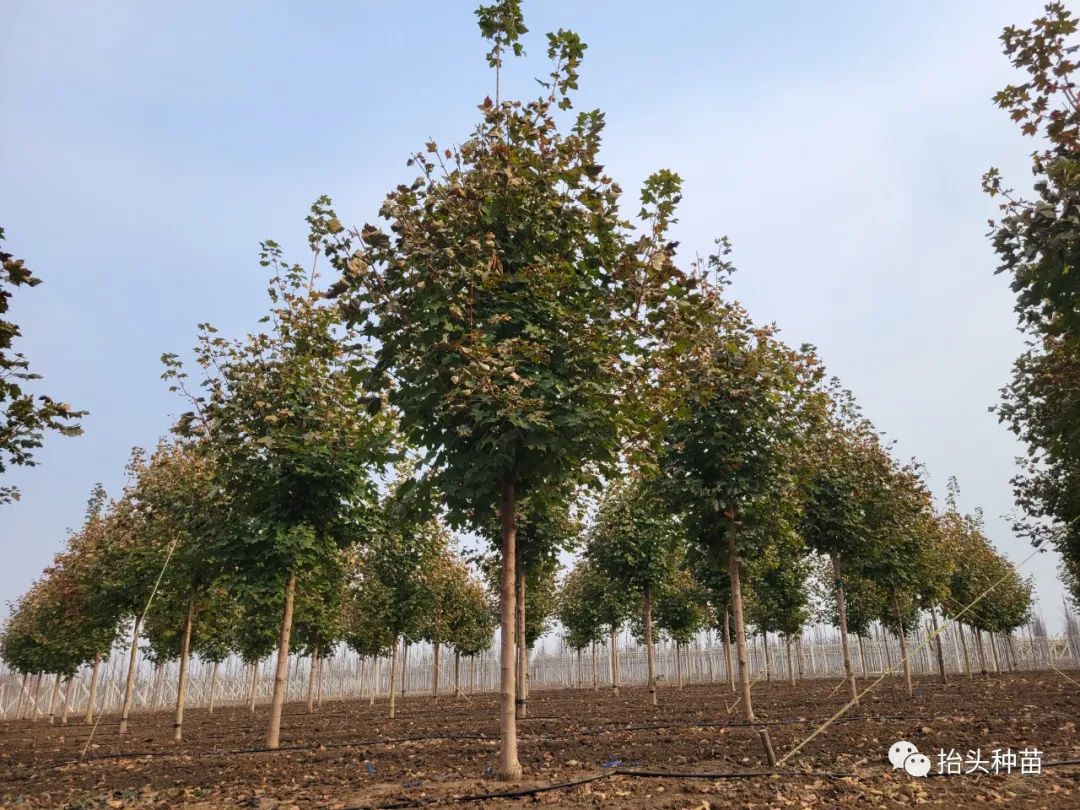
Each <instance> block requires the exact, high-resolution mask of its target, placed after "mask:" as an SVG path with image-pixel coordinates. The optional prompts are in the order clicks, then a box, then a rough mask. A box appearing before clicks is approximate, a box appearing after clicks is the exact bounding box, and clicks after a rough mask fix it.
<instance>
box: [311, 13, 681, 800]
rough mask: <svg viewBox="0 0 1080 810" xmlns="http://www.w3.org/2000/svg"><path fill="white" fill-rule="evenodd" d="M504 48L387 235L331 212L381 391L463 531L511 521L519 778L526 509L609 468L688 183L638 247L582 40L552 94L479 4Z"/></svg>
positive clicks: (387, 214)
mask: <svg viewBox="0 0 1080 810" xmlns="http://www.w3.org/2000/svg"><path fill="white" fill-rule="evenodd" d="M477 16H478V19H479V22H480V28H481V32H482V34H483V35H484V36H485V37H486V38H487V39H489V40H490V41H491V43H492V49H491V51H490V52H489V54H488V61H489V64H490V65H491V66H492V67H493V68H495V70H496V77H497V78H496V99H495V101H491V100H490V99H485V101H484V103H483V104H482V105H481V107H480V109H481V115H482V121H481V123H480V125H479V126H478V127H477V128H476V129H475V130H474V132H473V134H472V136H471V137H470V138H469V139H468V140H467V141H465V143H463V144H462V145H461V146H460V147H457V148H455V149H445V150H440V148H439V147H438V145H437V144H435V143H433V142H432V143H428V144H427V146H426V152H418V153H416V154H415V155H414V156H413V157H412V159H411V160H410V163H411V164H413V165H416V166H418V167H419V168H420V171H421V174H420V176H419V177H418V178H417V179H416V180H415V181H414V182H412V183H410V184H403V185H401V186H399V187H398V188H397V189H396V190H395V191H393V192H391V193H390V195H389V196H388V197H387V199H386V201H385V202H384V204H383V206H382V208H381V209H380V216H381V217H383V219H384V220H386V221H387V222H388V223H389V233H387V232H385V231H384V230H382V229H380V228H378V227H376V226H373V225H367V226H365V227H364V228H363V229H361V230H359V231H356V230H354V231H351V232H346V231H344V230H343V229H342V227H341V225H340V223H339V221H338V219H337V217H336V216H335V215H334V214H333V212H332V211H331V210H330V209H329V207H328V206H327V207H325V208H324V210H323V212H322V221H323V222H324V234H323V245H324V249H325V251H326V253H327V255H328V256H329V258H330V260H331V261H332V262H333V264H334V266H335V267H337V268H338V270H339V271H340V272H341V273H342V279H341V281H340V282H339V283H338V284H336V285H335V286H334V288H333V290H332V293H333V294H344V295H345V300H344V301H343V307H344V309H345V311H346V312H347V313H348V314H349V316H350V317H351V318H352V319H353V321H354V322H356V323H359V324H361V325H362V329H363V332H364V333H365V334H366V335H367V336H368V337H369V338H370V339H371V340H373V341H374V342H375V343H376V345H377V355H378V361H377V363H376V366H375V370H374V371H375V373H373V374H372V375H370V380H369V386H370V388H371V389H372V390H376V391H388V397H389V402H390V403H391V404H392V405H394V406H396V407H397V408H399V409H400V411H401V414H402V428H403V430H404V432H405V433H406V434H407V436H408V438H409V439H410V442H411V443H412V444H413V445H415V446H417V447H424V448H427V449H428V450H429V451H430V453H431V456H430V464H431V469H432V475H433V477H434V479H435V480H436V481H437V482H438V485H439V488H440V489H441V491H442V492H443V493H444V494H445V497H446V501H447V506H448V509H449V513H450V519H451V521H452V522H453V524H454V525H455V526H456V525H466V524H467V525H469V526H471V527H472V528H474V529H481V530H482V527H484V526H486V525H487V524H488V521H489V520H490V519H491V518H490V516H491V515H492V514H494V513H498V514H500V516H501V526H502V530H501V538H500V556H501V561H502V582H501V591H500V592H501V597H500V610H501V624H502V635H501V639H502V641H501V644H502V649H501V652H500V656H501V659H500V660H501V670H502V686H501V701H500V714H501V718H502V721H501V735H502V751H501V759H500V765H499V768H498V775H499V776H500V777H501V778H503V779H516V778H518V777H519V776H520V775H521V766H520V763H519V762H518V759H517V736H516V724H515V722H514V700H515V683H516V678H515V673H514V668H515V667H514V663H515V644H514V637H515V634H514V626H515V619H516V615H515V613H516V611H515V594H514V590H515V589H514V585H515V560H516V548H515V546H516V525H515V516H516V504H517V501H518V499H521V498H526V497H528V496H530V495H539V494H542V493H544V492H546V491H548V490H551V491H556V490H560V489H561V487H562V485H563V484H565V483H566V482H568V481H589V480H594V479H595V476H596V474H597V472H599V471H602V470H603V469H610V468H611V466H612V464H613V463H614V461H615V458H616V452H617V448H618V447H619V439H620V434H621V433H622V432H624V430H625V429H626V428H627V426H628V422H629V421H630V420H631V419H632V414H631V413H630V411H629V410H628V409H627V408H625V407H623V405H624V402H623V400H622V398H621V393H622V391H623V389H624V384H625V381H626V371H627V368H628V367H629V366H632V365H633V364H634V363H635V362H636V360H637V359H638V358H640V357H641V355H642V354H643V352H646V351H647V350H648V348H649V343H648V341H647V340H644V339H643V336H644V335H645V333H646V330H647V329H649V328H651V324H650V323H648V322H647V321H646V320H645V317H644V316H645V314H646V313H647V312H649V311H653V310H655V309H656V308H657V306H659V305H662V302H663V301H665V300H667V299H668V298H670V297H671V295H672V293H671V288H672V286H673V283H674V282H675V280H676V278H677V274H676V273H675V272H674V269H673V267H672V266H671V263H670V261H669V260H668V253H667V252H665V250H664V246H665V244H666V239H665V237H664V232H665V230H666V227H667V224H668V222H669V221H670V216H671V211H672V210H673V206H674V203H675V201H676V200H677V199H678V180H677V178H676V177H675V176H674V175H671V174H670V173H662V174H660V175H657V176H654V177H653V178H652V179H651V180H650V181H649V182H647V184H646V190H645V193H644V194H643V208H644V211H643V213H644V214H645V218H646V219H647V223H646V231H645V233H644V234H643V235H642V236H641V237H640V238H639V239H636V240H635V239H633V238H632V234H631V229H630V226H629V225H628V223H627V222H626V221H625V220H623V219H622V217H621V216H620V214H619V211H618V201H619V196H620V191H621V189H620V187H619V186H618V184H616V183H615V182H614V180H612V178H610V177H609V176H608V175H607V174H606V173H605V172H604V170H603V166H602V165H601V163H600V161H599V154H598V151H599V147H600V139H601V135H602V132H603V126H604V118H603V115H602V114H601V113H600V112H598V111H592V112H583V113H580V114H578V116H577V117H576V119H575V120H574V121H573V123H572V124H571V125H570V127H569V130H568V131H566V132H564V131H561V130H560V126H559V119H560V118H562V117H563V116H564V115H565V114H566V113H567V111H569V110H570V109H571V107H572V101H571V93H572V91H574V90H575V89H576V88H577V81H578V68H579V66H580V64H581V59H582V56H583V53H584V50H585V45H584V43H582V42H581V40H580V39H579V38H578V37H577V35H575V34H573V33H572V32H569V31H559V32H557V33H554V34H551V35H549V37H548V55H549V57H550V58H551V59H552V61H553V62H554V68H553V71H552V74H551V77H550V80H549V81H547V82H543V84H544V87H545V91H544V95H543V96H542V97H541V98H539V99H536V100H534V101H531V102H528V103H521V102H516V101H504V100H501V99H500V98H499V97H498V75H499V74H498V71H499V70H501V67H502V60H503V54H504V53H505V52H506V51H507V50H508V49H509V50H511V51H513V52H514V53H520V52H521V48H522V45H521V42H520V37H521V35H523V34H524V33H526V30H527V29H526V27H525V25H524V23H523V20H522V15H521V9H520V2H519V0H500V1H499V2H497V3H495V4H493V5H488V6H481V7H480V9H479V10H478V11H477Z"/></svg>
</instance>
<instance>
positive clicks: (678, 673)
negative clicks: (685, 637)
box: [675, 641, 682, 689]
mask: <svg viewBox="0 0 1080 810" xmlns="http://www.w3.org/2000/svg"><path fill="white" fill-rule="evenodd" d="M675 686H676V687H678V688H679V689H682V657H681V656H680V655H679V642H677V641H676V642H675Z"/></svg>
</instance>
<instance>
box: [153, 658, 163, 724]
mask: <svg viewBox="0 0 1080 810" xmlns="http://www.w3.org/2000/svg"><path fill="white" fill-rule="evenodd" d="M164 690H165V662H164V661H158V662H157V663H155V664H154V692H153V695H152V696H151V698H150V708H151V709H153V710H154V711H155V712H156V711H157V710H158V709H160V708H161V693H162V692H163V691H164Z"/></svg>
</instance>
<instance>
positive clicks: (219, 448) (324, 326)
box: [162, 235, 392, 748]
mask: <svg viewBox="0 0 1080 810" xmlns="http://www.w3.org/2000/svg"><path fill="white" fill-rule="evenodd" d="M312 238H313V240H314V239H315V238H316V237H315V236H314V235H313V237H312ZM260 255H261V261H260V264H262V266H263V267H269V268H270V269H271V273H272V274H271V280H270V286H269V289H268V292H269V295H270V300H271V302H272V309H271V312H270V314H269V315H268V316H266V318H264V319H263V320H264V321H270V322H271V323H272V329H270V330H269V331H268V332H258V333H254V334H250V335H248V336H247V337H246V338H243V339H239V340H233V341H230V340H226V339H225V338H223V337H220V336H219V335H218V334H217V330H216V329H214V327H212V326H210V325H209V324H202V326H201V331H200V335H199V340H198V344H197V347H196V350H195V351H196V359H197V362H198V365H199V366H200V367H201V369H202V371H203V379H202V381H201V383H200V385H201V388H202V392H201V393H199V392H197V391H193V390H190V389H189V388H188V377H187V373H186V372H185V371H184V369H183V366H182V364H181V362H180V360H179V358H178V357H177V356H176V355H172V354H166V355H164V356H163V358H162V359H163V362H164V363H165V369H166V370H165V373H164V375H163V377H164V378H166V379H167V380H169V381H170V383H171V385H170V389H171V390H173V391H177V392H179V393H181V394H182V395H184V396H185V397H187V399H188V401H189V402H190V403H191V404H192V406H193V410H192V411H190V412H188V413H185V414H184V415H183V416H182V417H181V418H180V421H179V423H178V425H177V427H176V432H177V433H178V434H179V435H180V436H181V437H185V438H188V439H190V440H193V441H194V440H197V441H199V442H201V443H202V445H203V446H204V447H205V448H206V451H207V452H208V453H212V455H213V465H214V476H215V481H216V483H217V484H218V485H219V486H220V487H221V488H222V489H223V490H224V492H225V493H226V495H227V497H228V498H229V501H230V504H231V506H232V508H233V509H234V510H236V512H237V513H238V514H239V515H240V516H241V517H240V522H241V524H242V526H243V532H242V534H243V539H242V541H238V542H228V543H225V544H223V545H221V546H220V547H219V548H217V549H216V553H217V555H218V559H219V560H221V561H222V562H224V563H226V564H229V565H233V566H236V568H237V569H238V570H240V571H242V572H244V573H245V574H246V575H247V576H250V577H253V578H256V579H258V580H260V581H261V582H262V583H264V584H267V585H268V586H269V587H272V588H275V589H278V592H279V593H280V594H281V600H282V611H281V624H280V634H279V639H278V652H277V669H276V672H275V676H274V697H273V702H272V704H271V712H270V722H269V727H268V729H267V734H266V745H267V747H268V748H276V747H277V746H278V742H279V737H280V728H281V711H282V704H283V701H284V697H285V678H286V674H287V668H288V656H289V641H290V634H291V632H292V620H293V605H294V600H295V594H296V583H297V577H298V576H299V575H300V574H301V573H302V572H303V571H305V570H308V569H311V568H317V567H318V566H319V565H320V563H322V562H323V561H325V560H327V559H329V558H330V557H332V556H333V555H334V554H336V549H338V548H340V547H343V546H346V545H350V544H352V543H357V542H363V541H364V540H365V539H366V538H368V537H370V536H371V534H372V533H373V531H374V524H375V522H376V517H377V502H378V493H377V489H376V480H377V476H378V474H379V473H380V471H381V468H382V465H383V464H384V461H385V458H386V454H387V451H388V447H389V442H390V439H391V428H392V422H391V420H390V418H389V417H388V416H386V415H384V414H376V415H372V414H371V413H370V412H369V408H368V402H367V400H366V399H365V398H364V397H363V395H362V394H361V392H360V390H359V388H358V385H359V381H360V379H361V378H362V377H363V376H364V374H365V373H366V372H367V368H368V357H367V355H366V354H365V352H364V351H363V350H362V348H361V347H358V346H356V345H350V344H346V343H344V342H343V341H342V340H341V336H340V333H339V332H340V327H339V323H338V314H339V313H338V309H337V308H336V307H333V306H329V305H326V302H325V301H324V299H323V297H322V295H321V294H320V293H319V292H317V291H316V290H315V281H316V276H315V273H314V268H313V269H312V272H311V273H310V274H309V273H308V272H306V271H305V270H304V269H303V268H301V267H300V266H299V265H292V266H286V265H285V264H284V263H283V260H282V254H281V249H280V248H279V247H278V245H277V244H276V243H274V242H269V241H268V242H265V243H263V246H262V252H261V254H260Z"/></svg>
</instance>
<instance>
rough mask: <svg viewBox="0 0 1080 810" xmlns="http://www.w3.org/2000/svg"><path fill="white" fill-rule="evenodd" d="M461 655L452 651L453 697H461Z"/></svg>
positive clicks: (456, 651)
mask: <svg viewBox="0 0 1080 810" xmlns="http://www.w3.org/2000/svg"><path fill="white" fill-rule="evenodd" d="M462 694H463V693H462V691H461V653H460V652H459V651H458V650H454V697H461V695H462Z"/></svg>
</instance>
